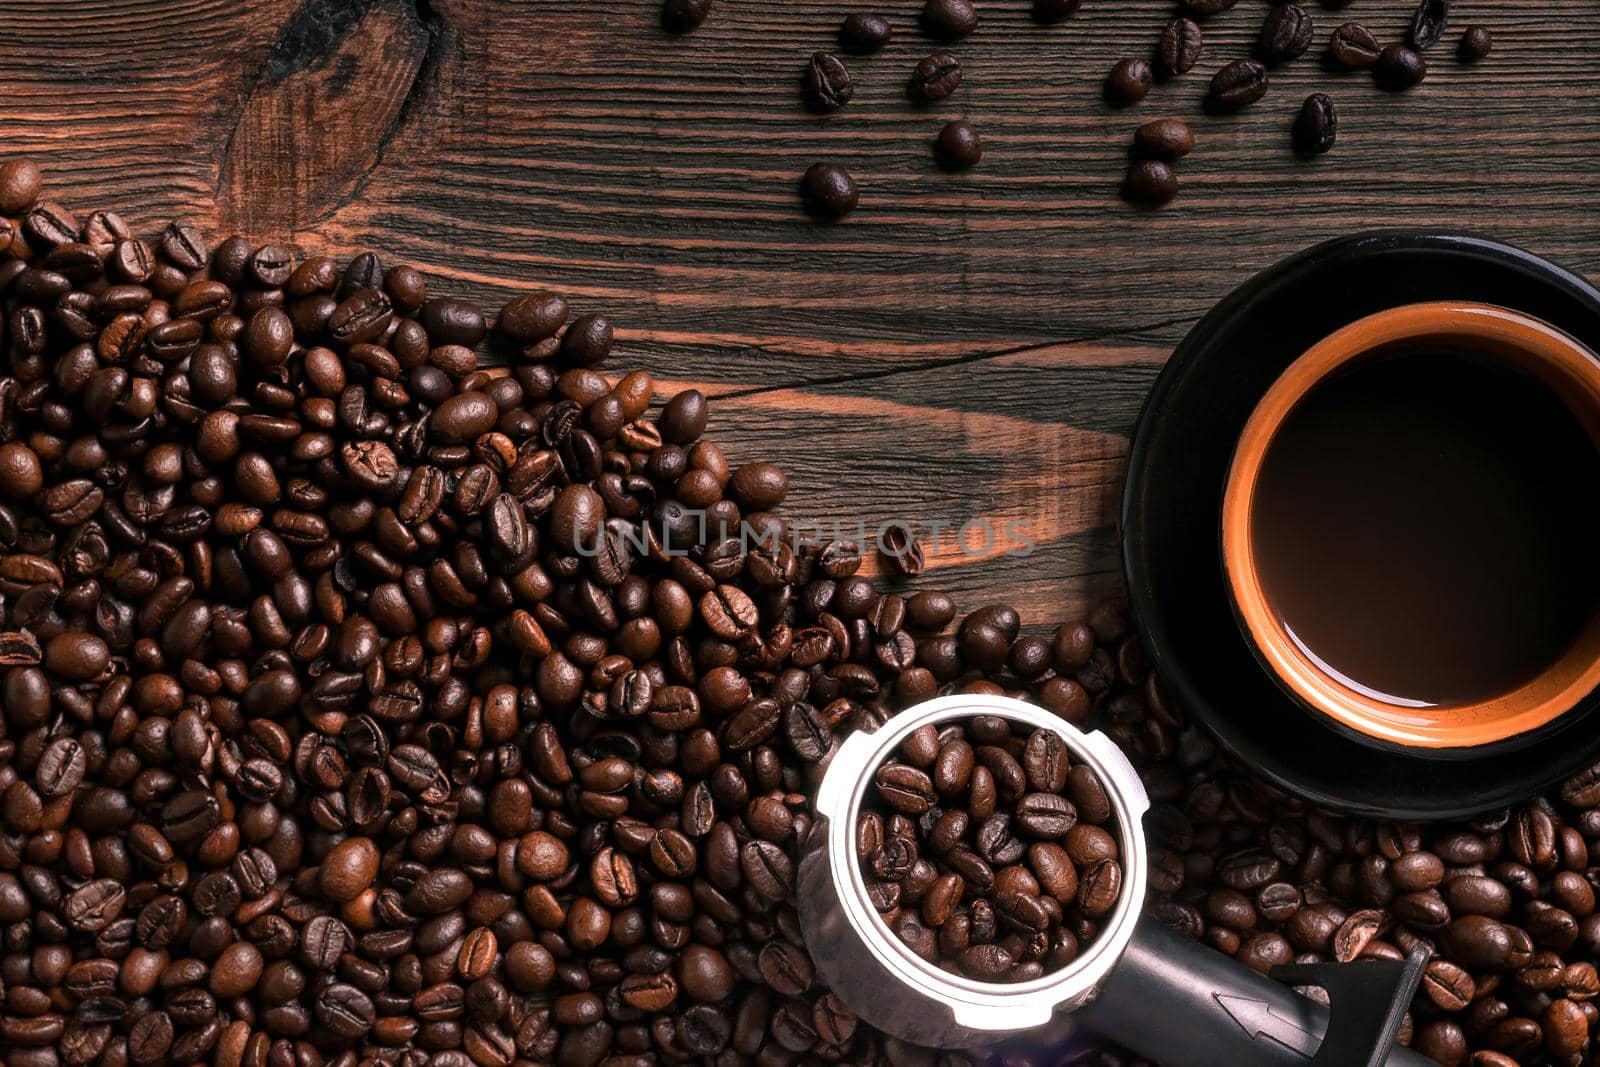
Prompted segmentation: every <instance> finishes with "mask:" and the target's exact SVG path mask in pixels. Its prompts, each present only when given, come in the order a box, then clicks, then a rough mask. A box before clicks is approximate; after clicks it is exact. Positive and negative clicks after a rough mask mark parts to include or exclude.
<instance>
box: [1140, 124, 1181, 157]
mask: <svg viewBox="0 0 1600 1067" xmlns="http://www.w3.org/2000/svg"><path fill="white" fill-rule="evenodd" d="M1193 149H1194V131H1193V130H1191V129H1190V128H1189V124H1188V123H1187V122H1184V121H1183V120H1181V119H1156V120H1154V121H1153V122H1147V123H1145V124H1144V125H1143V126H1140V127H1139V128H1138V129H1137V130H1135V131H1134V133H1133V151H1134V154H1135V155H1137V156H1140V157H1143V158H1147V159H1159V160H1162V161H1164V162H1167V163H1171V162H1174V161H1175V160H1178V159H1181V158H1182V157H1184V156H1186V155H1188V154H1189V153H1190V151H1192V150H1193Z"/></svg>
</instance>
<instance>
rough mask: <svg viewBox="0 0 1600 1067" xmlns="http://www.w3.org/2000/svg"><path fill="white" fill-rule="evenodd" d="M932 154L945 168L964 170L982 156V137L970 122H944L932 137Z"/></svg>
mask: <svg viewBox="0 0 1600 1067" xmlns="http://www.w3.org/2000/svg"><path fill="white" fill-rule="evenodd" d="M933 154H934V156H935V158H937V159H938V161H939V164H940V165H941V166H943V167H944V168H946V169H947V170H966V169H967V168H969V167H975V166H977V164H978V161H979V160H980V159H982V158H983V138H982V137H980V136H979V135H978V130H977V128H976V127H974V126H973V125H972V124H970V123H966V122H960V121H957V122H950V123H946V124H945V126H944V128H943V129H941V130H940V131H939V136H938V137H937V138H935V139H934V142H933Z"/></svg>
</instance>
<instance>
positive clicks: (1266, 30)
mask: <svg viewBox="0 0 1600 1067" xmlns="http://www.w3.org/2000/svg"><path fill="white" fill-rule="evenodd" d="M1315 36H1316V27H1315V26H1314V25H1313V24H1312V20H1311V15H1310V13H1309V12H1308V11H1306V9H1305V8H1303V7H1301V6H1300V5H1299V4H1293V3H1287V4H1274V5H1273V6H1272V9H1271V10H1270V11H1268V12H1267V17H1266V20H1265V21H1264V22H1262V24H1261V33H1260V35H1259V36H1258V37H1257V38H1256V55H1257V56H1259V57H1260V58H1261V60H1262V62H1265V63H1286V62H1288V61H1289V60H1291V59H1298V58H1300V57H1301V56H1303V55H1305V53H1306V49H1308V48H1310V47H1311V41H1312V38H1313V37H1315Z"/></svg>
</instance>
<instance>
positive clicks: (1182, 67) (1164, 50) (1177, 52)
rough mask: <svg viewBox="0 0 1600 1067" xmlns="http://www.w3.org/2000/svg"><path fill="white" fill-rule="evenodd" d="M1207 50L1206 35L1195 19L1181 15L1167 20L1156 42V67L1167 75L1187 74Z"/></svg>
mask: <svg viewBox="0 0 1600 1067" xmlns="http://www.w3.org/2000/svg"><path fill="white" fill-rule="evenodd" d="M1204 52H1205V37H1204V35H1203V34H1201V32H1200V25H1199V24H1198V23H1197V22H1195V21H1194V19H1191V18H1186V17H1184V16H1182V15H1179V16H1178V17H1176V18H1173V19H1171V20H1169V21H1168V22H1167V25H1166V27H1165V28H1164V29H1163V30H1162V31H1161V39H1160V40H1159V41H1158V42H1157V43H1156V67H1157V69H1158V70H1160V72H1161V73H1162V74H1163V75H1165V76H1166V77H1169V78H1171V77H1175V76H1177V75H1179V74H1187V73H1189V72H1190V71H1191V70H1193V69H1194V65H1195V64H1196V63H1198V62H1200V56H1201V55H1202V54H1204Z"/></svg>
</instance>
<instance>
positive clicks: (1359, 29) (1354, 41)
mask: <svg viewBox="0 0 1600 1067" xmlns="http://www.w3.org/2000/svg"><path fill="white" fill-rule="evenodd" d="M1382 51H1383V48H1382V46H1381V45H1379V44H1378V39H1377V38H1376V37H1374V36H1373V35H1372V31H1371V30H1369V29H1367V28H1366V27H1365V26H1363V25H1361V24H1360V23H1359V22H1346V23H1345V24H1344V25H1342V26H1340V27H1339V28H1338V29H1336V30H1334V31H1333V36H1332V37H1330V38H1329V39H1328V60H1329V62H1330V63H1332V64H1333V65H1334V66H1336V67H1340V68H1343V69H1344V70H1360V69H1364V68H1366V67H1370V66H1372V65H1373V64H1374V63H1376V62H1378V56H1379V54H1380V53H1381V52H1382Z"/></svg>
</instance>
